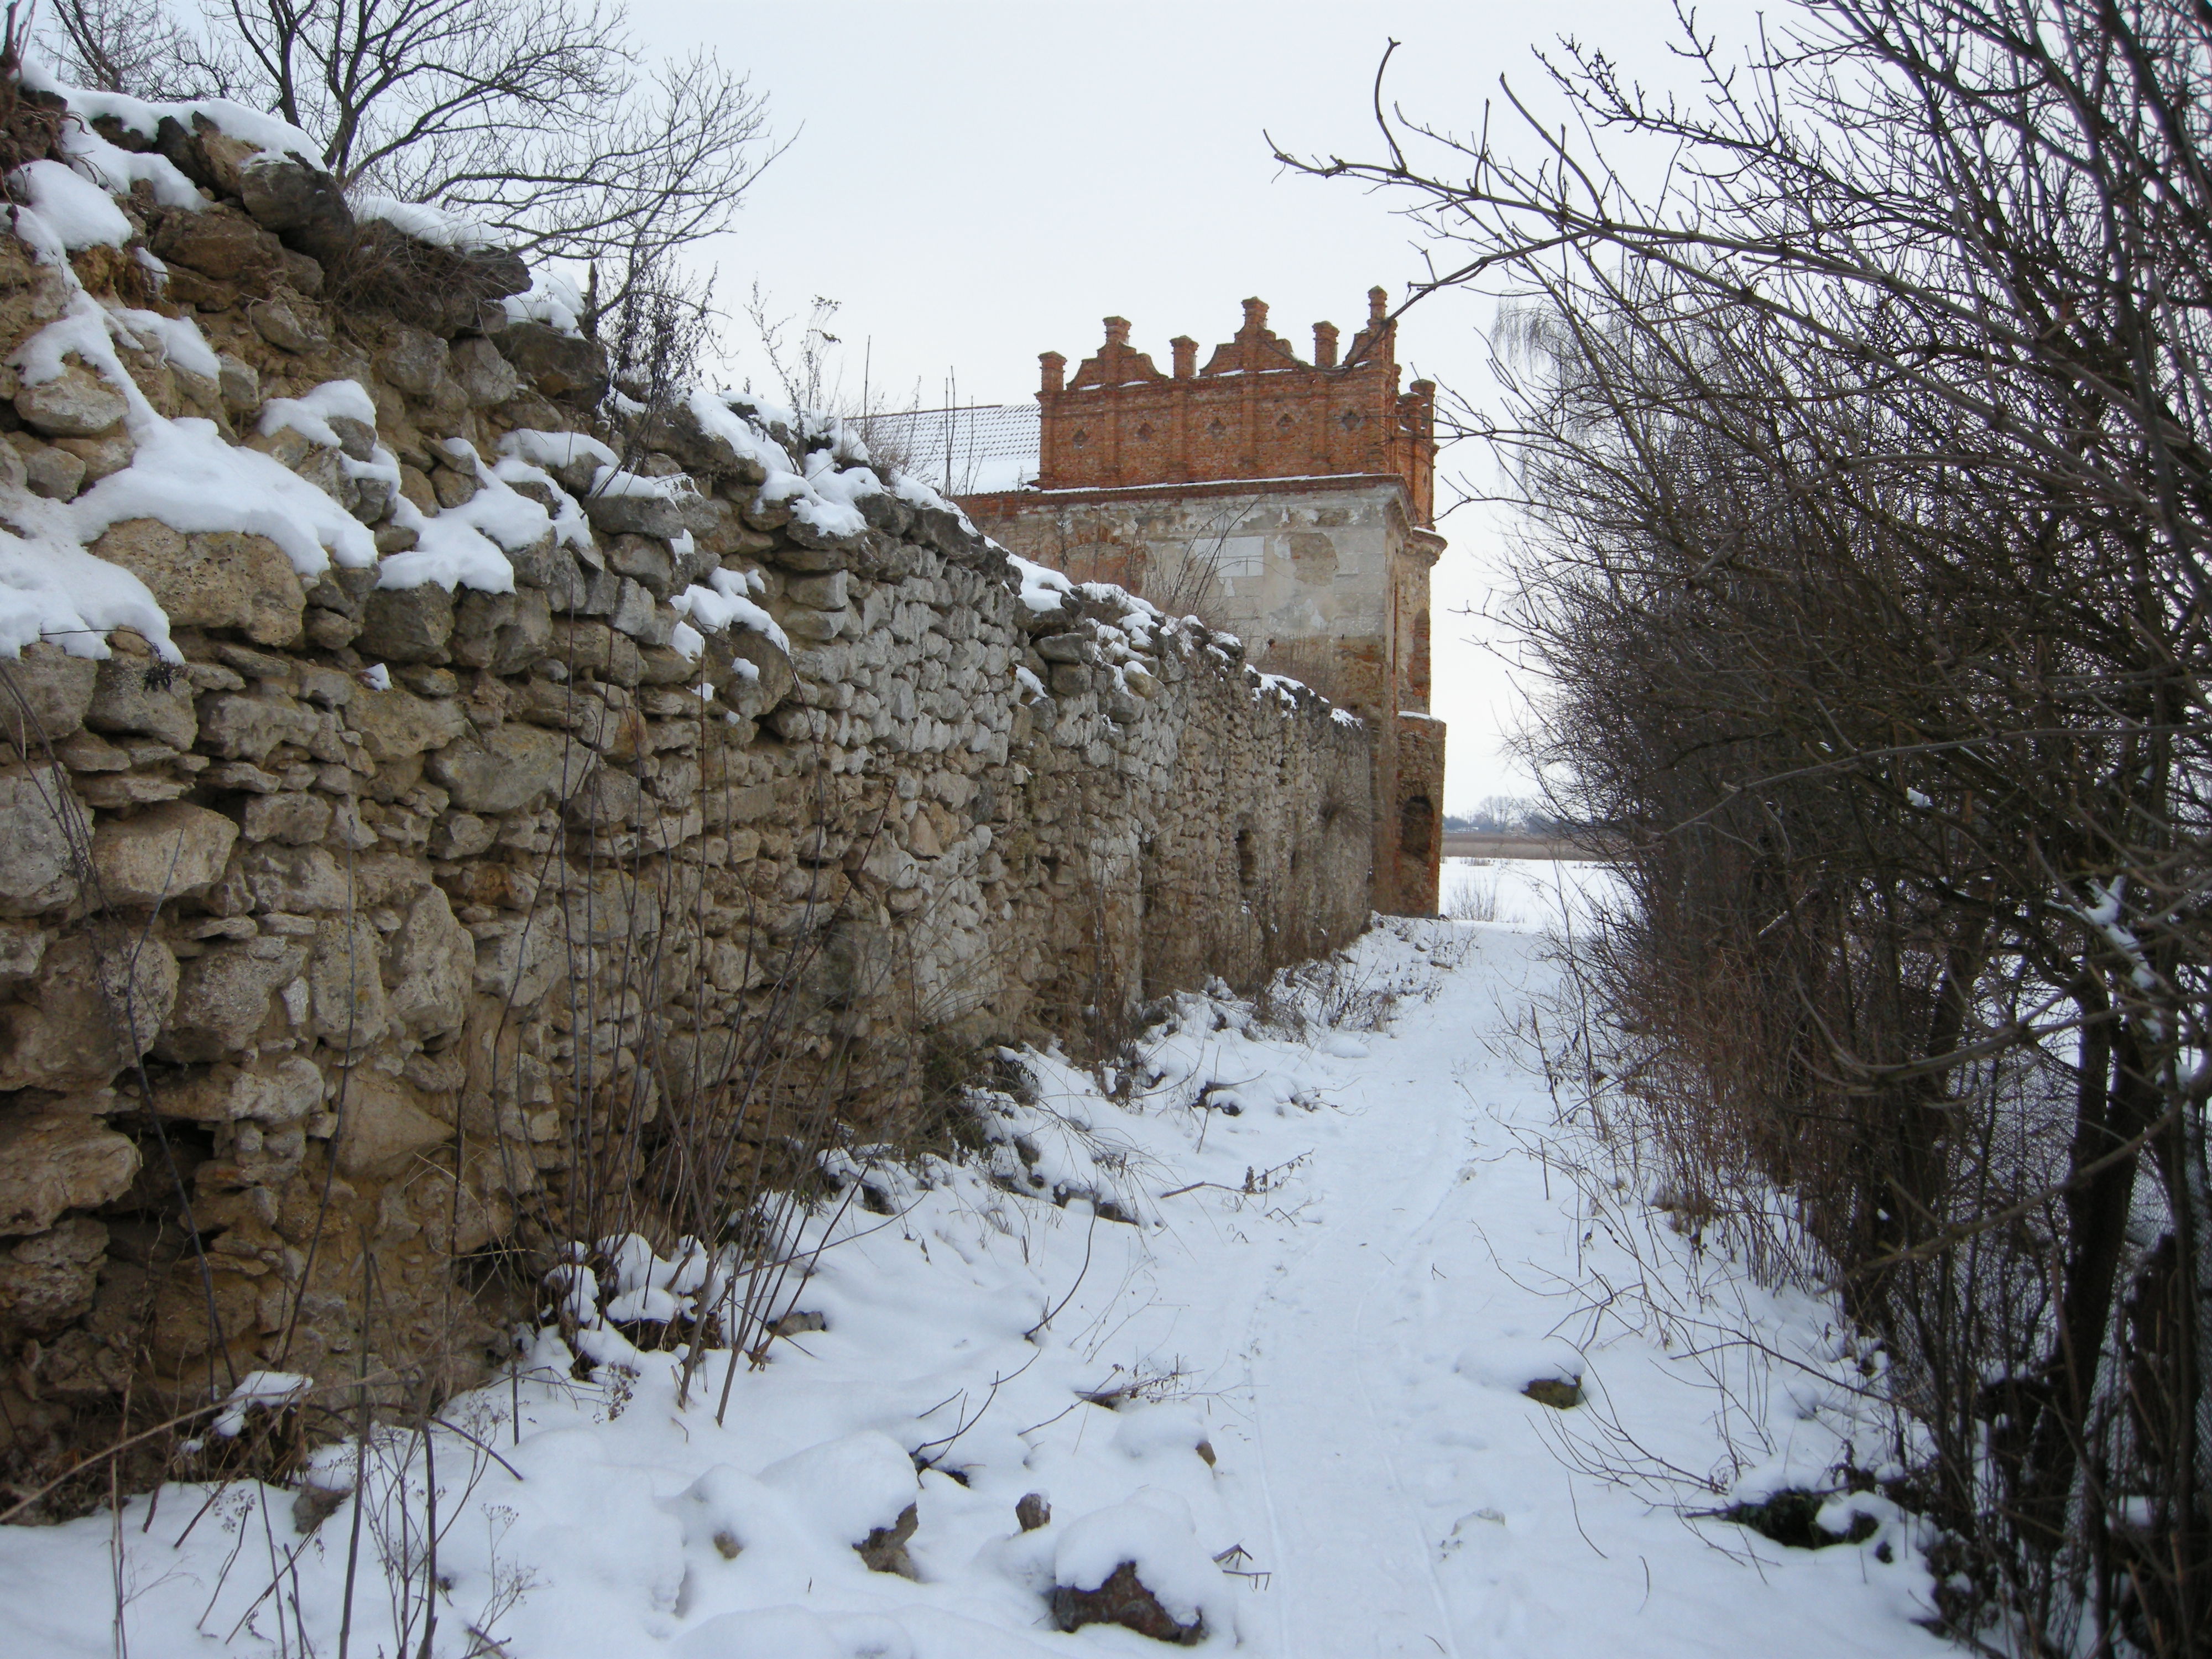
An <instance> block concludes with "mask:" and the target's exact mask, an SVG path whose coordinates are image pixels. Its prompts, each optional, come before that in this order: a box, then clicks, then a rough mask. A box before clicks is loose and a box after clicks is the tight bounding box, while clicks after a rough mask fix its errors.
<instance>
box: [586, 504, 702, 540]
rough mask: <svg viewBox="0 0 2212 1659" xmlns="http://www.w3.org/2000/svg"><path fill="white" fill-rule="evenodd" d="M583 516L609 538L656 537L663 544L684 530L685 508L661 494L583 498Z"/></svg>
mask: <svg viewBox="0 0 2212 1659" xmlns="http://www.w3.org/2000/svg"><path fill="white" fill-rule="evenodd" d="M584 516H585V517H586V518H587V519H589V520H591V521H592V529H594V530H596V531H599V532H600V533H602V534H603V535H609V536H657V537H659V538H660V539H661V540H663V541H667V540H670V539H671V538H673V537H675V536H676V535H677V534H678V532H681V531H682V530H683V529H684V509H683V507H681V506H679V505H678V503H677V502H676V501H672V500H671V499H670V498H669V497H668V496H666V495H658V494H655V495H586V496H585V497H584Z"/></svg>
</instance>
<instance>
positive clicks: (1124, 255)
mask: <svg viewBox="0 0 2212 1659" xmlns="http://www.w3.org/2000/svg"><path fill="white" fill-rule="evenodd" d="M634 4H635V10H634V13H633V15H634V17H635V21H636V23H637V25H638V27H639V28H640V31H641V33H643V34H644V35H645V36H646V37H647V40H649V41H650V42H651V43H652V44H653V45H655V46H659V47H660V48H662V49H663V50H665V51H669V52H678V51H681V50H684V49H688V48H689V47H690V46H693V45H697V44H704V45H708V46H712V47H714V49H715V50H716V51H717V52H719V53H720V55H721V57H722V58H723V60H724V62H725V63H726V64H731V65H732V66H735V67H740V68H743V69H744V70H748V71H750V74H751V75H752V76H753V81H754V85H755V86H756V88H758V89H759V90H762V91H763V92H765V93H766V94H768V96H769V102H770V107H771V112H772V117H771V118H772V120H773V123H774V125H775V126H776V128H777V130H778V131H780V132H781V133H783V134H786V135H792V136H793V143H792V144H791V147H790V149H789V150H788V151H787V153H786V154H785V155H783V156H782V157H781V159H780V160H779V161H776V163H775V165H774V166H773V167H770V168H769V171H768V173H766V175H765V176H764V177H763V179H761V180H760V182H759V183H758V184H757V185H755V187H754V189H753V192H752V194H751V197H750V199H749V201H748V203H747V205H746V207H745V210H744V213H743V215H742V216H741V217H740V221H739V225H738V230H737V232H736V233H734V234H732V235H730V236H727V237H725V238H722V239H720V240H718V241H717V242H716V243H715V244H714V245H713V247H712V250H711V252H712V257H713V260H714V264H715V265H716V268H717V270H718V273H719V283H720V290H719V291H720V297H721V298H722V299H723V300H724V301H728V302H736V301H739V300H741V299H742V298H743V297H744V295H746V294H747V293H749V292H750V289H751V287H752V284H753V283H755V282H756V281H757V282H758V283H760V284H761V286H762V288H763V290H764V291H765V292H766V293H767V294H768V295H769V296H770V298H771V303H772V307H773V309H774V312H775V313H777V314H783V315H799V314H801V313H804V312H805V310H806V308H807V307H808V305H809V303H810V301H811V300H812V298H813V296H815V295H823V296H825V297H827V298H829V299H833V300H835V301H837V302H838V306H839V308H838V311H837V313H836V319H835V321H834V323H833V324H832V327H833V330H834V331H836V333H837V334H838V335H839V336H840V337H841V339H842V342H843V348H842V363H841V367H842V372H843V374H844V378H845V383H846V384H845V391H846V392H847V393H848V395H856V394H857V393H858V392H859V391H860V380H861V374H862V369H863V364H864V362H865V364H866V371H867V374H868V376H869V379H870V381H871V384H872V389H875V390H877V392H878V398H879V399H880V401H882V402H884V403H885V404H889V405H890V406H903V405H906V404H909V403H910V402H911V401H912V399H913V398H914V395H915V392H916V391H917V389H918V390H919V392H920V395H921V402H922V403H923V404H926V405H935V404H942V403H943V402H944V401H945V389H946V386H947V384H948V380H955V381H957V397H958V399H959V401H961V402H963V403H965V402H968V401H969V400H971V399H972V400H975V401H977V402H984V403H994V402H1012V401H1015V400H1018V399H1022V398H1028V397H1030V396H1031V395H1032V394H1034V392H1036V385H1037V363H1036V356H1037V354H1038V353H1039V352H1041V351H1045V350H1058V351H1060V352H1064V353H1065V354H1066V356H1068V357H1069V358H1070V359H1071V361H1073V360H1075V359H1079V358H1080V357H1081V356H1085V355H1086V354H1087V353H1088V352H1089V351H1090V350H1091V349H1092V348H1094V347H1095V346H1096V345H1097V342H1098V340H1099V338H1100V329H1099V319H1101V318H1102V317H1104V316H1106V315H1108V314H1109V313H1111V314H1117V315H1120V316H1124V317H1127V318H1128V319H1130V320H1131V322H1132V323H1133V343H1135V344H1136V345H1137V346H1139V349H1145V350H1148V351H1151V352H1152V353H1153V354H1154V355H1155V356H1156V357H1157V358H1158V360H1159V361H1160V362H1162V363H1163V364H1164V363H1165V362H1166V359H1167V356H1168V352H1167V341H1168V339H1169V337H1170V336H1172V335H1176V334H1183V333H1188V334H1189V335H1191V336H1193V337H1194V338H1196V339H1198V340H1199V341H1200V343H1201V345H1202V347H1210V346H1211V345H1212V343H1215V342H1216V341H1219V340H1225V339H1226V338H1228V337H1229V336H1230V335H1231V333H1233V332H1234V331H1235V330H1236V327H1237V321H1238V317H1239V311H1238V306H1239V302H1240V301H1243V299H1244V297H1245V296H1246V295H1259V296H1260V297H1261V298H1262V299H1265V300H1266V301H1268V303H1269V305H1270V307H1271V316H1270V322H1271V324H1272V325H1273V327H1274V329H1275V331H1276V332H1277V333H1279V334H1280V335H1282V336H1283V337H1285V339H1287V340H1289V341H1290V342H1291V343H1292V344H1293V346H1294V347H1296V348H1297V349H1298V350H1299V352H1300V354H1301V355H1302V356H1303V355H1305V354H1306V353H1307V352H1308V351H1310V347H1311V341H1312V335H1311V325H1313V324H1314V323H1315V322H1316V321H1318V320H1321V319H1329V320H1332V321H1334V322H1336V323H1338V324H1340V325H1343V326H1344V327H1345V329H1346V333H1347V335H1348V334H1349V332H1350V331H1351V329H1352V327H1353V326H1355V325H1357V324H1358V322H1359V321H1360V320H1361V319H1363V318H1364V314H1365V310H1366V302H1365V300H1364V294H1365V292H1366V290H1367V289H1369V288H1370V287H1371V286H1373V285H1375V284H1376V283H1381V284H1383V286H1385V287H1386V288H1389V289H1390V290H1391V291H1392V293H1393V295H1394V296H1396V295H1401V294H1402V292H1403V290H1404V286H1405V283H1407V279H1408V278H1409V277H1411V276H1414V275H1415V274H1416V273H1417V272H1418V271H1419V260H1418V256H1417V254H1416V252H1415V251H1414V249H1413V246H1411V240H1410V229H1409V227H1408V226H1407V223H1406V222H1404V221H1403V220H1401V219H1399V218H1397V217H1395V216H1393V214H1392V213H1391V211H1390V204H1389V202H1388V201H1386V200H1383V199H1380V198H1376V197H1370V196H1368V195H1366V194H1364V193H1363V192H1362V191H1359V190H1358V188H1356V187H1354V186H1352V185H1346V184H1342V183H1335V184H1329V183H1322V182H1316V181H1315V180H1311V179H1304V178H1299V177H1296V176H1289V175H1285V173H1283V172H1282V170H1281V169H1280V168H1279V167H1277V166H1276V165H1275V163H1274V162H1273V161H1272V160H1271V159H1270V156H1269V151H1268V145H1267V136H1266V135H1272V136H1273V138H1274V139H1275V140H1276V141H1277V142H1279V143H1282V144H1283V145H1285V147H1286V148H1288V149H1292V150H1294V151H1299V152H1331V151H1333V152H1337V153H1341V154H1346V155H1363V156H1364V155H1372V154H1374V153H1375V150H1376V144H1375V142H1374V137H1373V135H1374V127H1373V123H1372V118H1371V116H1370V109H1369V98H1370V88H1371V85H1372V81H1373V76H1374V70H1375V66H1376V61H1377V59H1378V58H1380V56H1381V54H1382V52H1383V46H1384V44H1385V43H1386V41H1387V40H1389V39H1390V38H1392V37H1394V36H1395V38H1396V39H1398V40H1401V41H1402V42H1403V43H1404V45H1403V47H1402V49H1401V51H1400V52H1399V53H1398V55H1397V58H1396V59H1395V62H1394V64H1393V66H1392V71H1391V76H1390V81H1389V91H1390V94H1391V95H1392V96H1393V97H1395V99H1396V100H1398V101H1399V102H1400V103H1401V104H1402V106H1404V107H1405V108H1406V109H1407V112H1409V113H1413V114H1417V115H1419V116H1422V117H1425V118H1428V119H1430V120H1431V121H1432V122H1433V123H1435V124H1437V125H1447V126H1452V127H1455V128H1460V129H1467V128H1471V127H1474V126H1475V125H1479V124H1480V121H1481V119H1482V114H1483V106H1484V103H1485V101H1486V100H1490V99H1494V98H1495V97H1496V95H1497V92H1498V78H1499V76H1508V77H1510V80H1511V81H1512V82H1513V84H1514V86H1515V88H1516V90H1524V91H1527V92H1531V93H1534V92H1539V91H1541V70H1540V69H1539V67H1538V66H1537V64H1535V62H1534V58H1533V57H1532V56H1531V53H1532V51H1533V49H1534V48H1536V47H1538V46H1544V47H1551V46H1555V45H1556V43H1557V41H1558V40H1559V37H1560V36H1561V35H1575V36H1578V37H1579V38H1581V39H1583V40H1586V41H1589V42H1591V43H1594V44H1596V45H1598V46H1601V47H1602V48H1603V49H1604V50H1605V51H1606V52H1608V53H1610V54H1611V55H1612V56H1613V57H1614V58H1616V59H1617V60H1619V61H1620V62H1621V63H1622V64H1624V65H1626V68H1627V69H1628V70H1630V72H1631V73H1632V74H1633V75H1635V76H1638V77H1639V78H1641V79H1643V80H1644V81H1645V82H1647V83H1649V84H1655V85H1674V86H1686V74H1685V71H1684V70H1683V68H1682V66H1681V65H1680V63H1679V62H1678V61H1677V60H1675V59H1674V58H1673V56H1672V55H1671V54H1670V53H1669V52H1668V49H1667V46H1668V40H1670V39H1672V38H1673V36H1674V15H1673V4H1672V0H1549V3H1541V4H1528V3H1499V0H1461V3H1457V4H1410V3H1387V4H1353V5H1349V6H1346V5H1331V6H1316V5H1304V4H1292V3H1275V4H1267V5H1257V4H1207V3H1193V0H1186V3H1182V4H1154V3H1131V0H1118V3H1113V4H1095V3H1079V0H1032V3H1027V4H985V3H972V4H957V3H908V4H879V3H866V0H847V3H842V4H839V5H837V6H836V7H834V8H832V7H824V6H814V5H806V4H800V3H792V0H785V3H781V4H776V5H755V4H748V3H738V4H731V3H724V4H720V5H714V6H711V7H702V6H700V5H698V4H696V0H694V3H678V0H634ZM1786 9H1787V7H1786V5H1782V4H1778V3H1776V0H1765V3H1764V4H1754V3H1753V0H1725V3H1715V0H1703V3H1701V4H1700V5H1699V9H1698V17H1699V24H1700V27H1701V28H1705V29H1709V30H1710V29H1717V30H1718V31H1719V32H1720V33H1722V34H1723V38H1724V39H1725V38H1735V39H1743V38H1746V37H1747V35H1748V33H1750V32H1751V31H1753V30H1754V29H1755V28H1756V27H1757V26H1758V25H1757V19H1758V16H1759V13H1760V12H1761V11H1765V12H1766V13H1768V14H1770V15H1774V14H1778V13H1781V12H1784V11H1786ZM1493 309H1494V307H1493V306H1492V302H1491V301H1488V300H1487V299H1485V298H1481V297H1480V296H1474V295H1468V296H1465V297H1461V296H1442V297H1439V298H1437V299H1434V300H1431V301H1427V302H1425V304H1424V305H1423V306H1422V307H1419V308H1417V309H1416V310H1415V311H1414V312H1413V313H1411V314H1410V315H1409V316H1408V317H1407V319H1406V320H1405V322H1404V324H1403V325H1401V329H1400V331H1399V352H1400V356H1401V360H1402V361H1403V362H1405V363H1406V365H1407V368H1408V369H1409V370H1410V371H1411V373H1410V374H1408V376H1407V378H1408V379H1411V378H1413V375H1414V374H1425V375H1427V376H1428V377H1429V378H1431V379H1432V380H1437V381H1438V382H1439V383H1441V384H1442V385H1443V386H1445V387H1447V388H1459V389H1463V390H1465V391H1468V392H1470V393H1472V394H1475V395H1480V393H1481V392H1482V389H1483V387H1484V386H1485V385H1486V376H1485V374H1484V372H1483V362H1484V359H1485V356H1486V353H1485V349H1484V346H1483V343H1482V341H1481V338H1480V330H1482V329H1483V328H1485V327H1486V326H1487V325H1489V323H1490V322H1491V320H1492V312H1493ZM748 331H749V326H748V325H745V324H744V323H743V321H742V320H740V322H739V323H738V325H737V327H736V328H735V330H734V331H733V334H734V336H735V337H734V339H733V343H734V344H735V345H736V346H737V347H738V354H739V356H740V359H741V361H742V360H743V359H744V353H745V348H746V347H747V346H748V344H749V342H748V340H747V339H746V337H745V336H746V334H747V333H748ZM746 366H747V367H749V368H751V369H752V371H753V373H754V374H755V375H756V377H757V378H759V379H760V380H762V383H763V386H765V385H766V384H768V382H767V381H766V379H765V376H764V375H763V374H762V369H763V365H761V364H760V363H759V362H758V361H757V354H756V355H755V357H754V360H753V362H750V364H747V365H746ZM1443 466H1444V469H1445V470H1446V471H1448V472H1449V471H1472V472H1474V473H1475V474H1477V475H1479V476H1480V477H1482V478H1488V477H1491V476H1492V464H1491V463H1490V461H1489V460H1488V459H1487V458H1486V457H1485V456H1483V455H1480V454H1477V453H1464V452H1453V453H1448V454H1447V456H1446V458H1445V460H1444V462H1443ZM1440 493H1441V492H1440ZM1440 528H1441V529H1443V532H1445V534H1446V535H1447V536H1448V537H1449V538H1450V540H1451V546H1450V548H1449V550H1448V551H1447V552H1446V553H1445V555H1444V556H1443V561H1442V562H1441V563H1439V565H1438V566H1437V572H1436V585H1437V603H1436V605H1435V611H1436V615H1437V628H1436V646H1435V649H1436V702H1435V705H1434V707H1435V708H1436V712H1437V714H1439V715H1440V716H1441V717H1443V719H1445V720H1449V722H1450V723H1451V739H1450V750H1449V759H1448V768H1449V772H1448V781H1447V788H1446V805H1447V810H1448V811H1462V810H1465V809H1466V808H1467V807H1468V806H1469V805H1472V804H1473V803H1474V801H1475V800H1477V799H1480V797H1482V796H1484V795H1486V794H1491V793H1523V792H1524V791H1525V790H1526V789H1527V788H1528V781H1527V780H1526V779H1525V778H1523V777H1522V776H1521V775H1519V774H1518V773H1517V772H1516V770H1515V769H1513V767H1512V765H1511V763H1510V761H1508V760H1507V759H1506V758H1505V757H1504V754H1503V752H1502V750H1503V744H1502V741H1501V738H1502V733H1503V732H1504V729H1505V728H1506V727H1507V726H1510V724H1511V723H1512V722H1513V721H1515V720H1517V719H1518V718H1520V717H1521V712H1520V702H1519V698H1518V697H1517V696H1516V690H1515V686H1514V683H1513V676H1512V673H1511V671H1510V665H1507V664H1505V663H1504V662H1501V661H1500V660H1499V658H1498V655H1497V654H1496V652H1495V651H1494V650H1490V649H1486V648H1485V645H1486V644H1488V645H1490V646H1492V647H1501V646H1507V645H1509V643H1510V642H1504V641H1497V640H1496V639H1494V638H1493V637H1492V635H1490V633H1489V632H1488V630H1486V629H1485V628H1484V626H1483V625H1482V624H1481V623H1480V622H1479V621H1478V620H1477V619H1474V618H1473V617H1467V616H1462V615H1460V614H1457V613H1460V612H1462V611H1468V610H1471V609H1473V608H1474V607H1476V606H1479V605H1480V603H1481V602H1482V600H1483V599H1484V597H1485V595H1486V592H1488V590H1489V587H1490V584H1491V580H1492V575H1493V573H1494V569H1495V559H1496V556H1497V554H1498V542H1499V539H1500V534H1499V527H1498V525H1497V524H1495V523H1494V522H1492V521H1491V520H1488V519H1486V518H1485V517H1483V516H1480V513H1479V511H1478V510H1474V509H1470V510H1466V511H1462V513H1457V514H1455V515H1453V516H1452V517H1450V518H1449V519H1447V520H1445V521H1444V522H1443V525H1442V526H1440ZM1509 654H1510V651H1509Z"/></svg>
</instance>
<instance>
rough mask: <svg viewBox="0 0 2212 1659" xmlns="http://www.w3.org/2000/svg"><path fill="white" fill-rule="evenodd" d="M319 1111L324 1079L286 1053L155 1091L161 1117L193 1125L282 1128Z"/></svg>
mask: <svg viewBox="0 0 2212 1659" xmlns="http://www.w3.org/2000/svg"><path fill="white" fill-rule="evenodd" d="M322 1107H323V1074H322V1073H320V1072H319V1071H318V1070H317V1069H316V1068H315V1064H314V1062H313V1060H305V1059H302V1058H301V1056H299V1055H298V1054H287V1055H286V1056H284V1058H283V1059H282V1060H278V1061H277V1062H276V1064H275V1065H273V1066H271V1065H270V1064H269V1063H268V1062H267V1061H265V1060H264V1061H263V1062H261V1064H260V1066H257V1067H256V1068H254V1069H252V1070H246V1071H241V1070H240V1068H239V1067H237V1066H229V1065H218V1066H212V1067H210V1069H209V1070H208V1071H205V1072H204V1073H200V1074H199V1075H198V1076H197V1077H195V1078H193V1079H191V1080H190V1081H188V1082H186V1083H185V1084H184V1085H181V1086H179V1087H174V1088H161V1089H157V1090H155V1094H154V1109H155V1111H156V1112H158V1113H160V1114H161V1115H162V1116H163V1117H173V1118H182V1119H185V1120H186V1121H191V1122H195V1123H241V1122H253V1123H260V1124H264V1125H266V1126H267V1127H270V1128H277V1129H281V1128H283V1127H286V1126H288V1125H289V1124H294V1123H297V1122H299V1121H301V1119H302V1118H305V1117H307V1116H309V1115H312V1114H313V1113H315V1112H319V1111H320V1110H321V1109H322Z"/></svg>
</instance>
